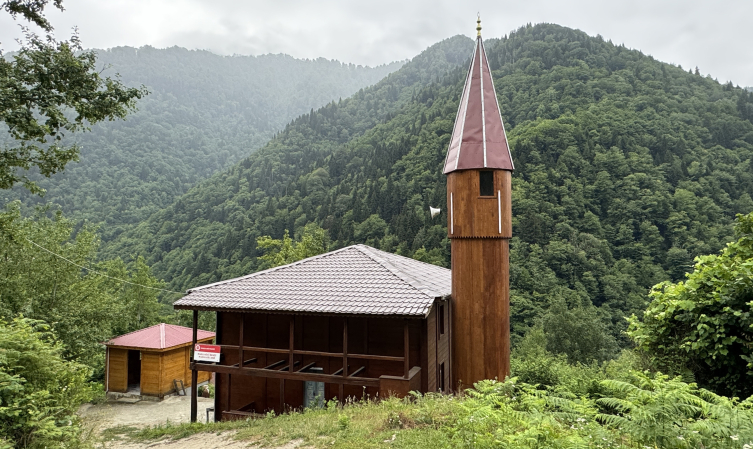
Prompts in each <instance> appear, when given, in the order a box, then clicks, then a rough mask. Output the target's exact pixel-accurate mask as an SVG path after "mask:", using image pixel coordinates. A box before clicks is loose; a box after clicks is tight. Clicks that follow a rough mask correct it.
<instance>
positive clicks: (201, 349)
mask: <svg viewBox="0 0 753 449" xmlns="http://www.w3.org/2000/svg"><path fill="white" fill-rule="evenodd" d="M221 349H222V348H221V347H220V346H217V345H201V344H197V345H196V346H194V348H193V359H194V361H195V362H214V363H219V362H220V351H221Z"/></svg>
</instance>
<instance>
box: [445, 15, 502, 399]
mask: <svg viewBox="0 0 753 449" xmlns="http://www.w3.org/2000/svg"><path fill="white" fill-rule="evenodd" d="M477 23H478V26H477V27H476V30H477V31H478V36H477V38H476V48H475V50H474V52H473V58H472V59H471V66H470V68H469V69H468V75H467V77H466V79H465V86H464V87H463V94H462V96H461V97H460V106H459V107H458V114H457V117H456V118H455V127H454V129H453V132H452V138H451V139H450V146H449V149H448V150H447V159H446V160H445V165H444V173H445V174H446V175H447V210H448V212H449V213H448V214H447V220H448V223H447V232H448V237H449V238H450V239H451V242H452V313H451V316H452V334H451V335H452V370H451V373H452V387H453V388H459V387H469V386H472V385H473V383H474V382H477V381H479V380H482V379H494V378H497V379H499V380H504V378H505V377H506V376H508V375H509V374H510V261H509V254H510V249H509V248H510V247H509V241H510V238H511V237H512V207H511V177H512V171H513V169H514V167H513V162H512V156H511V154H510V149H509V147H508V144H507V135H506V134H505V127H504V125H503V124H502V115H501V114H500V109H499V103H498V101H497V95H496V93H495V91H494V83H493V81H492V74H491V71H490V70H489V63H488V62H487V58H486V51H485V50H484V43H483V41H482V40H481V18H479V19H478V22H477Z"/></svg>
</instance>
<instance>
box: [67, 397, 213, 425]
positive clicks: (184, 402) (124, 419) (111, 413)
mask: <svg viewBox="0 0 753 449" xmlns="http://www.w3.org/2000/svg"><path fill="white" fill-rule="evenodd" d="M213 405H214V399H208V398H199V414H198V419H199V421H200V422H204V421H205V420H206V417H207V415H206V409H207V407H212V406H213ZM79 415H81V416H82V417H83V418H84V419H85V420H86V421H87V422H89V423H90V424H91V425H93V426H94V427H95V429H97V432H101V431H102V430H104V429H109V428H111V427H118V426H133V427H146V426H155V425H157V424H165V423H166V422H168V421H169V422H171V423H173V424H177V423H183V422H189V421H190V419H191V401H190V398H189V397H188V396H168V397H166V398H165V399H164V400H162V401H160V402H151V401H139V402H134V403H129V402H124V401H114V402H106V403H104V404H98V405H90V404H87V405H84V406H83V407H81V409H80V410H79ZM209 417H210V418H209V419H212V414H211V413H210V415H209Z"/></svg>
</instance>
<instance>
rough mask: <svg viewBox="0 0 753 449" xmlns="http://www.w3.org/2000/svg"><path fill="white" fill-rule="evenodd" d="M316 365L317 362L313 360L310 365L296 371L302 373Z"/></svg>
mask: <svg viewBox="0 0 753 449" xmlns="http://www.w3.org/2000/svg"><path fill="white" fill-rule="evenodd" d="M314 365H316V362H311V363H309V364H308V365H306V366H304V367H303V368H301V369H299V370H298V371H296V373H302V372H305V371H306V370H307V369H309V368H311V367H312V366H314Z"/></svg>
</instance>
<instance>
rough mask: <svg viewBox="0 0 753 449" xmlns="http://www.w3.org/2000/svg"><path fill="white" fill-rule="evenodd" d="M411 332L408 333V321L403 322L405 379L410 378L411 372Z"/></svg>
mask: <svg viewBox="0 0 753 449" xmlns="http://www.w3.org/2000/svg"><path fill="white" fill-rule="evenodd" d="M409 353H410V332H408V320H403V377H404V378H405V379H407V378H408V374H409V372H410V361H409V360H408V356H409Z"/></svg>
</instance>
